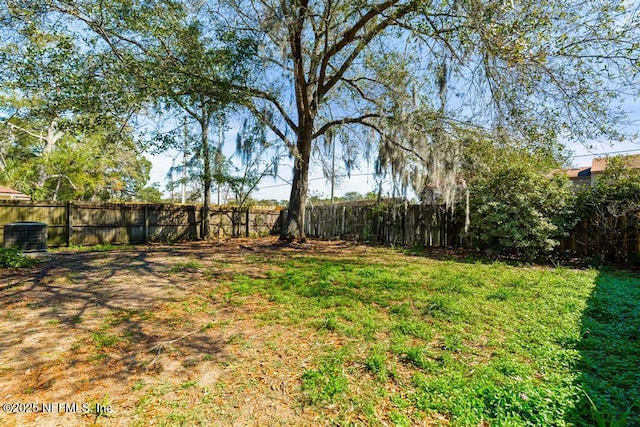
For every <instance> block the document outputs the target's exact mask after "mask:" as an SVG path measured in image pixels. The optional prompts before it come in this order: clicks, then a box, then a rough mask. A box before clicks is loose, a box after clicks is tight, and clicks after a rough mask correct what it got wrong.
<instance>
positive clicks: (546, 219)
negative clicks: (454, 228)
mask: <svg viewBox="0 0 640 427" xmlns="http://www.w3.org/2000/svg"><path fill="white" fill-rule="evenodd" d="M574 199H575V197H574V193H573V191H572V188H571V184H570V182H569V180H568V179H567V178H566V177H565V176H564V175H562V174H549V173H544V172H540V171H538V170H535V169H533V168H530V167H527V165H526V164H521V165H508V166H505V167H502V168H500V169H499V170H497V171H493V172H492V173H490V174H485V175H483V176H481V177H478V178H477V179H475V180H474V181H473V183H472V185H471V227H472V228H471V233H472V237H474V238H475V241H476V242H477V244H478V246H479V247H480V248H481V249H484V250H485V251H486V252H487V253H488V254H489V255H494V254H506V255H515V256H518V257H523V258H526V259H529V260H531V259H535V258H536V257H538V256H540V255H543V254H545V253H547V252H550V251H551V250H552V249H553V248H554V247H555V246H557V245H558V244H559V242H558V238H559V237H561V236H563V235H565V234H566V232H567V231H568V230H569V229H570V228H571V227H572V226H573V224H574V223H575V220H574V218H575V215H574V211H573V205H574Z"/></svg>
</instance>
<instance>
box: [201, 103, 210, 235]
mask: <svg viewBox="0 0 640 427" xmlns="http://www.w3.org/2000/svg"><path fill="white" fill-rule="evenodd" d="M200 129H201V131H202V135H201V142H202V162H203V165H204V177H203V180H204V196H203V199H204V200H203V206H202V215H203V218H202V229H201V230H200V233H201V234H200V235H201V236H202V238H203V239H208V238H209V230H210V224H209V199H210V195H211V159H210V156H209V120H208V119H207V118H206V114H205V119H204V120H201V121H200Z"/></svg>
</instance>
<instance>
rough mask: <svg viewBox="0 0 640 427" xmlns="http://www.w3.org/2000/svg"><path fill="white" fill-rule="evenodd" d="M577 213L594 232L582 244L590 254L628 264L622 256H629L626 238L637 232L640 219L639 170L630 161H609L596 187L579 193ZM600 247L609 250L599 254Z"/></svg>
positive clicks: (621, 157) (594, 185) (625, 159)
mask: <svg viewBox="0 0 640 427" xmlns="http://www.w3.org/2000/svg"><path fill="white" fill-rule="evenodd" d="M577 211H578V213H579V216H580V218H582V219H583V221H584V222H586V224H588V227H589V228H590V229H592V230H594V233H592V234H591V235H590V236H589V240H588V241H586V242H583V243H584V244H585V245H587V246H588V247H589V253H591V254H593V255H594V256H597V257H601V258H602V259H603V260H606V261H614V262H628V261H630V260H628V259H625V258H624V257H625V255H624V254H626V253H628V251H627V250H626V249H627V246H628V237H629V236H633V235H634V234H635V233H636V230H635V226H634V224H637V221H638V219H640V170H638V169H637V168H634V167H632V165H631V164H630V160H629V158H625V157H623V156H618V157H612V158H610V159H608V160H607V167H606V169H605V170H604V172H603V173H602V174H601V175H600V176H598V177H597V179H596V182H595V184H593V185H592V186H589V187H584V188H582V189H581V191H580V192H579V194H578V203H577ZM601 247H606V248H609V251H608V252H606V253H598V250H599V248H601ZM631 261H636V262H637V261H638V260H631Z"/></svg>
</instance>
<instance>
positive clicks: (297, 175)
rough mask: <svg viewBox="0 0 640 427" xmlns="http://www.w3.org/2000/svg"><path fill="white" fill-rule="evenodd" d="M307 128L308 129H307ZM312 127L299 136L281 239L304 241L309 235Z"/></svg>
mask: <svg viewBox="0 0 640 427" xmlns="http://www.w3.org/2000/svg"><path fill="white" fill-rule="evenodd" d="M305 130H306V129H305ZM311 132H312V127H311V126H309V129H308V130H306V131H305V132H300V137H299V138H298V144H297V146H298V150H299V156H297V157H296V160H295V162H294V166H293V183H292V185H291V195H290V196H289V210H288V214H287V219H286V221H285V225H284V227H283V228H282V233H281V235H280V240H286V241H289V242H290V241H293V240H296V239H298V241H300V242H304V241H305V240H306V239H307V236H306V235H305V232H304V215H305V207H306V205H307V189H308V187H309V160H310V158H311Z"/></svg>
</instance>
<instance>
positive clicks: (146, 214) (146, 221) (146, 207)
mask: <svg viewBox="0 0 640 427" xmlns="http://www.w3.org/2000/svg"><path fill="white" fill-rule="evenodd" d="M142 212H143V215H144V237H143V239H144V243H149V205H146V204H145V205H144V208H143V209H142Z"/></svg>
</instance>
